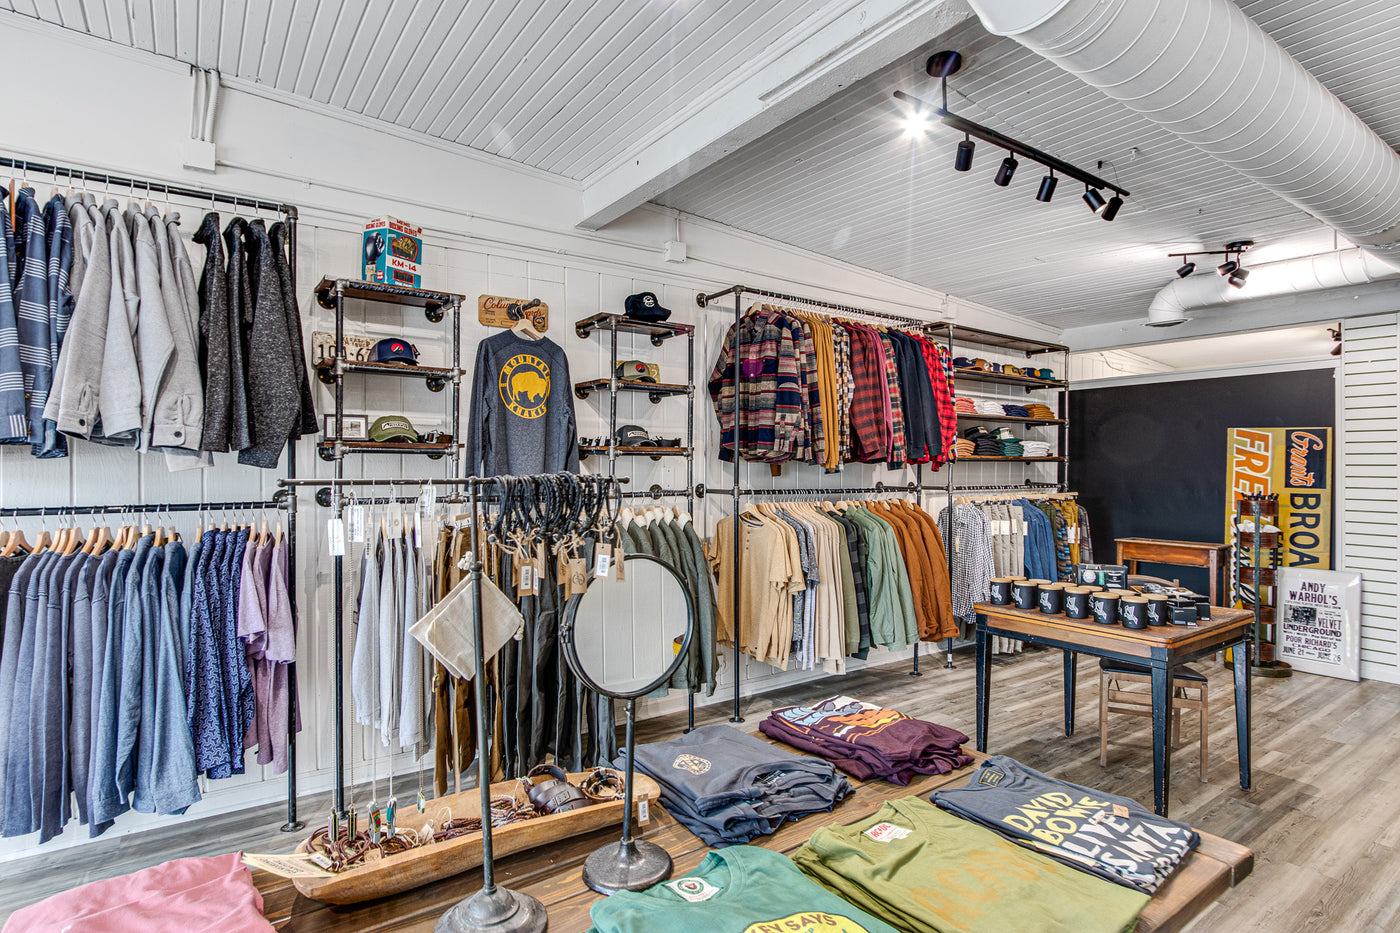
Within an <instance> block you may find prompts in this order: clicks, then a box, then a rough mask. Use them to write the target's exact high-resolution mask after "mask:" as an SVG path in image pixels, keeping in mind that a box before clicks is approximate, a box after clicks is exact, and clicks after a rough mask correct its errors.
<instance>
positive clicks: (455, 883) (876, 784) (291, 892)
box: [253, 743, 1254, 933]
mask: <svg viewBox="0 0 1400 933" xmlns="http://www.w3.org/2000/svg"><path fill="white" fill-rule="evenodd" d="M774 744H777V743H774ZM782 747H786V746H782ZM973 757H974V758H976V759H978V760H981V759H982V758H985V757H986V756H985V755H979V754H977V753H975V752H974V753H973ZM972 770H973V768H972V767H967V768H962V769H960V770H958V771H955V772H954V773H952V774H945V775H934V776H929V777H924V778H919V779H917V780H915V781H913V782H912V783H910V784H909V786H908V787H896V786H894V785H893V784H887V783H885V782H883V781H871V782H865V783H862V782H859V781H856V780H852V781H851V784H852V785H853V786H854V787H855V788H856V792H855V793H854V794H853V795H851V796H850V797H848V798H846V799H845V800H844V801H842V802H841V803H840V804H838V805H837V807H836V809H835V811H834V812H832V813H821V814H817V815H815V816H810V817H807V818H806V819H803V820H800V821H798V822H796V823H788V824H786V825H784V826H783V828H782V829H780V830H778V832H776V833H774V834H773V835H771V836H764V837H760V838H759V839H757V840H755V841H754V843H753V844H754V845H759V846H763V847H765V848H768V849H773V850H775V851H778V852H782V853H785V854H789V853H792V852H794V851H796V850H797V848H798V847H799V846H801V845H802V844H803V843H805V842H806V841H807V840H808V838H810V837H811V835H812V833H814V832H815V831H816V830H817V829H819V828H821V827H823V826H827V825H831V824H835V823H853V822H855V821H856V820H859V819H862V818H864V817H866V816H869V815H871V814H872V813H874V812H875V811H876V810H878V809H879V808H880V805H881V804H883V803H884V802H885V801H887V800H897V799H899V798H900V797H908V796H910V795H912V794H918V795H920V796H922V797H924V798H925V799H927V797H928V795H929V794H931V793H932V792H933V791H934V790H936V789H938V788H940V787H956V786H959V785H961V784H965V783H966V782H967V779H968V777H969V776H970V775H971V773H972ZM640 829H641V830H642V831H641V832H640V833H639V835H640V836H641V838H644V839H647V840H649V841H651V842H654V843H657V844H658V845H661V846H664V847H665V848H666V850H667V851H668V852H670V853H671V858H672V859H674V860H675V870H674V872H673V874H672V877H678V876H680V875H683V874H685V873H686V872H688V871H690V870H692V869H693V868H695V867H696V866H697V865H699V864H700V861H701V860H702V859H703V858H704V857H705V853H707V852H709V851H710V850H709V848H708V847H706V845H705V844H704V843H703V842H701V841H700V839H699V838H697V837H696V836H695V835H694V834H692V833H691V832H690V831H689V830H687V829H685V828H684V827H683V826H681V825H680V824H679V823H677V822H676V821H675V819H673V818H672V817H671V815H670V814H669V813H667V812H666V811H665V810H664V809H662V808H661V807H653V808H652V810H651V819H650V821H649V822H647V823H646V824H645V825H644V826H643V827H640ZM618 832H619V830H618V828H617V827H613V828H611V829H610V830H604V831H599V832H594V833H589V834H587V835H582V836H576V837H574V838H572V839H566V840H563V841H561V842H559V843H558V844H555V845H549V844H545V845H542V846H540V847H539V848H537V849H533V850H531V851H529V852H523V853H521V854H519V855H516V856H513V857H511V858H506V859H502V860H500V861H498V862H497V863H496V881H497V883H498V884H502V885H505V886H507V887H510V888H513V889H514V890H517V891H522V892H524V893H526V894H531V895H533V896H535V897H537V898H539V899H540V900H541V901H542V902H543V903H544V905H545V908H546V909H547V910H548V911H549V930H550V933H581V931H584V930H587V929H588V927H589V925H590V924H589V919H588V909H589V907H591V906H592V905H593V902H594V901H596V900H598V899H599V897H600V895H598V894H595V893H593V892H592V891H590V890H588V889H587V888H586V887H584V885H583V879H582V871H583V860H584V859H585V858H587V857H588V854H589V853H590V852H592V851H593V850H594V849H596V848H598V846H600V845H602V844H604V843H606V842H612V841H615V840H616V839H617V837H618ZM1253 870H1254V854H1253V853H1252V852H1251V851H1250V850H1249V849H1247V848H1245V847H1244V846H1241V845H1238V844H1236V843H1233V842H1229V841H1227V840H1224V839H1221V838H1219V837H1217V836H1211V835H1209V834H1207V833H1201V844H1200V847H1199V848H1197V849H1196V850H1195V851H1194V852H1192V853H1191V854H1190V855H1188V856H1187V857H1186V858H1185V859H1184V860H1183V861H1182V863H1181V865H1180V866H1179V867H1178V868H1177V870H1176V872H1175V873H1174V874H1173V875H1172V876H1171V878H1169V879H1168V880H1167V883H1166V884H1164V885H1162V887H1161V888H1160V889H1158V891H1157V893H1156V895H1154V896H1153V898H1152V902H1151V903H1150V904H1148V905H1147V908H1146V909H1145V910H1144V911H1143V912H1142V916H1141V917H1140V918H1139V920H1138V926H1137V929H1138V931H1139V933H1172V931H1176V930H1180V929H1182V928H1183V927H1184V926H1186V924H1187V923H1189V922H1190V921H1191V919H1192V918H1194V917H1195V916H1196V915H1197V914H1199V913H1200V912H1201V911H1202V910H1204V909H1205V908H1206V907H1207V906H1208V905H1209V904H1210V903H1211V902H1213V901H1214V900H1215V899H1216V898H1218V897H1219V896H1220V895H1221V894H1223V893H1225V892H1226V891H1228V890H1229V889H1230V888H1231V887H1232V886H1234V885H1236V884H1238V883H1239V882H1240V881H1242V880H1243V879H1244V878H1245V877H1247V876H1248V875H1249V873H1250V872H1251V871H1253ZM253 879H254V881H255V882H256V883H257V885H258V888H259V890H261V891H262V895H263V913H264V914H265V916H266V917H267V919H268V920H269V921H271V922H272V923H273V925H275V926H276V927H277V928H278V929H279V930H287V931H295V933H310V931H334V933H351V931H354V933H384V931H389V930H393V931H396V933H408V931H412V933H429V931H431V930H432V928H433V923H434V922H435V921H436V920H437V918H438V917H440V916H441V915H442V914H443V913H445V912H446V911H447V909H448V908H449V907H451V906H452V905H453V904H455V903H457V901H459V900H461V899H462V898H464V897H466V896H467V895H469V894H471V893H472V892H473V891H475V890H476V889H477V888H479V887H480V886H481V870H480V869H479V868H478V869H472V870H471V871H467V872H463V873H462V874H460V875H457V876H455V877H453V878H449V879H447V880H445V881H442V882H440V883H438V884H435V885H430V886H428V887H423V888H418V889H416V890H413V891H406V892H404V893H403V894H399V895H395V896H394V897H387V898H384V899H382V900H378V901H372V902H370V903H366V904H357V905H354V906H349V907H332V906H330V905H327V904H321V903H318V902H316V901H310V900H307V899H306V898H304V897H302V896H301V895H299V894H298V893H297V891H296V888H294V887H292V883H291V882H290V881H287V880H285V879H283V878H278V877H275V876H273V875H270V874H268V873H266V872H261V871H257V872H254V873H253ZM696 933H701V931H698V930H697V931H696Z"/></svg>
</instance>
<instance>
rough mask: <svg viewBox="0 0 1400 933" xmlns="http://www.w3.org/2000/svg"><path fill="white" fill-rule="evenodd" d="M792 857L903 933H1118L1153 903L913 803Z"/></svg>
mask: <svg viewBox="0 0 1400 933" xmlns="http://www.w3.org/2000/svg"><path fill="white" fill-rule="evenodd" d="M792 860H793V862H794V863H795V864H796V865H797V867H798V868H800V869H802V871H803V873H804V874H806V875H807V876H808V877H809V878H811V879H812V880H813V881H815V882H817V884H819V885H822V886H823V887H825V888H827V889H828V890H830V891H831V892H832V893H834V894H836V895H838V896H840V897H843V898H845V899H846V900H847V901H850V902H851V903H852V904H855V905H856V906H857V907H860V908H861V909H862V910H864V911H866V912H867V913H870V914H874V915H875V916H876V917H879V918H880V919H881V920H883V921H885V922H886V923H888V924H890V925H891V926H893V927H896V928H898V929H900V930H904V931H907V933H950V931H954V930H957V931H962V933H1004V931H1008V930H1047V931H1048V930H1056V931H1074V933H1126V931H1129V930H1132V929H1133V928H1134V927H1135V926H1136V925H1137V918H1138V914H1140V913H1141V912H1142V909H1143V908H1144V907H1146V906H1147V905H1148V903H1149V902H1150V901H1151V898H1150V897H1148V895H1146V894H1144V893H1142V892H1141V891H1134V890H1131V889H1129V888H1125V887H1122V886H1120V885H1116V884H1113V883H1111V882H1109V881H1105V880H1104V879H1102V878H1096V877H1094V876H1093V875H1091V874H1089V873H1087V872H1082V871H1077V870H1075V869H1073V868H1070V867H1068V866H1066V865H1063V864H1061V863H1059V862H1056V861H1054V860H1052V859H1050V858H1047V857H1046V856H1044V855H1040V854H1038V853H1036V852H1031V851H1029V850H1027V849H1024V848H1022V847H1020V846H1019V845H1017V844H1016V843H1014V842H1010V841H1008V840H1006V839H1003V838H1002V837H1001V836H999V835H997V834H996V833H994V832H992V831H991V830H990V829H986V828H985V827H982V826H979V825H978V824H976V823H973V822H970V821H968V820H964V819H960V818H959V817H956V816H954V815H953V814H951V813H947V812H944V811H943V810H940V809H938V808H937V807H935V806H933V805H932V804H930V803H928V802H927V801H925V800H922V799H920V798H918V797H905V798H903V799H901V800H894V801H890V802H888V803H886V804H884V805H883V806H882V807H881V808H880V809H879V810H878V811H877V812H875V813H874V814H873V815H871V816H868V817H866V818H865V819H863V820H859V821H857V822H855V823H852V824H851V825H849V826H827V827H823V828H821V829H819V830H817V831H816V832H815V833H813V834H812V838H811V841H809V842H808V843H807V844H806V845H804V846H803V847H802V848H800V849H798V850H797V851H796V852H795V853H793V856H792ZM779 929H783V928H780V927H776V926H775V927H774V930H779Z"/></svg>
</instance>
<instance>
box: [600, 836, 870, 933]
mask: <svg viewBox="0 0 1400 933" xmlns="http://www.w3.org/2000/svg"><path fill="white" fill-rule="evenodd" d="M589 916H590V917H591V918H592V920H593V927H592V930H591V931H590V933H700V931H702V930H703V931H704V933H895V931H894V928H893V927H891V926H889V925H888V924H886V923H884V922H883V921H881V920H879V919H877V918H875V917H872V916H871V915H870V914H868V913H866V912H865V911H863V910H861V909H860V908H859V907H856V906H855V905H854V904H849V903H847V902H845V901H843V900H841V899H840V898H839V897H836V896H835V895H833V894H831V892H829V891H827V890H825V889H823V888H821V887H820V886H818V885H815V884H813V883H812V882H811V881H809V880H808V879H807V878H806V877H804V876H803V874H802V872H800V871H798V870H797V868H796V867H795V866H794V865H793V864H792V862H790V861H788V860H787V859H786V858H784V857H783V856H782V855H779V854H778V853H777V852H772V851H770V850H768V849H759V848H756V847H751V846H735V847H734V848H731V849H725V850H723V851H721V852H711V853H710V854H709V855H707V856H705V860H704V861H703V862H701V863H700V866H699V867H698V868H696V869H695V870H694V871H692V872H691V873H690V874H688V875H685V876H684V877H681V878H674V879H672V880H670V881H664V882H662V883H661V884H657V885H653V886H652V887H650V888H647V889H646V890H645V891H635V892H634V891H619V892H618V893H617V894H614V895H612V896H611V897H605V898H603V899H602V900H600V901H597V902H595V903H594V904H593V907H592V909H591V910H590V911H589Z"/></svg>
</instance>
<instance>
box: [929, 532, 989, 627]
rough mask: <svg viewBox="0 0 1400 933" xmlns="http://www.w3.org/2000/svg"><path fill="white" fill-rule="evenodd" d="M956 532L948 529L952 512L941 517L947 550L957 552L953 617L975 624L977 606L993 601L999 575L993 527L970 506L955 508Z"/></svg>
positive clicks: (954, 556) (954, 568)
mask: <svg viewBox="0 0 1400 933" xmlns="http://www.w3.org/2000/svg"><path fill="white" fill-rule="evenodd" d="M952 511H953V513H954V514H953V515H952V516H951V517H952V522H953V528H952V529H951V531H950V529H949V528H948V521H949V518H950V516H949V514H948V513H949V509H948V508H947V507H945V508H944V509H943V511H941V512H939V513H938V532H939V534H941V535H942V536H943V544H944V546H945V547H949V548H952V549H953V576H952V580H951V582H950V586H949V589H951V590H952V597H953V615H955V616H957V617H958V618H959V619H962V620H964V621H967V622H971V621H972V619H973V617H974V615H975V614H974V613H973V611H972V604H973V603H980V602H986V601H987V600H988V599H990V598H991V592H992V590H991V579H992V577H993V576H995V575H996V564H995V561H994V560H993V557H992V527H991V525H990V524H989V523H988V521H987V516H985V515H983V514H982V513H981V512H980V511H978V510H977V509H975V508H973V507H972V506H970V505H955V506H952Z"/></svg>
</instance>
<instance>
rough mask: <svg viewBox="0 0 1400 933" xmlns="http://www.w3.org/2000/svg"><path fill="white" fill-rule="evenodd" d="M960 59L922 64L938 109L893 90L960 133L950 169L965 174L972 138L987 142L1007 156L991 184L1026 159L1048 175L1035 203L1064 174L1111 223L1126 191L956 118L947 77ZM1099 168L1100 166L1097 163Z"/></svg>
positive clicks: (1000, 182)
mask: <svg viewBox="0 0 1400 933" xmlns="http://www.w3.org/2000/svg"><path fill="white" fill-rule="evenodd" d="M962 63H963V57H962V55H960V54H959V53H958V52H955V51H952V50H945V51H941V52H935V53H934V54H933V55H932V56H930V58H929V59H928V62H927V63H926V65H925V70H927V71H928V73H929V75H930V76H931V77H934V78H938V79H939V80H940V82H941V87H942V91H943V106H941V107H939V106H936V105H934V104H930V103H927V102H925V101H922V100H920V99H919V98H917V97H914V96H913V95H912V94H906V93H905V92H903V91H895V92H894V96H895V99H896V100H900V101H903V102H904V103H906V104H909V105H910V106H911V107H912V108H913V110H914V113H916V114H925V113H926V114H929V115H930V116H931V117H932V116H934V115H936V116H937V117H938V119H939V121H940V122H942V123H943V124H944V125H945V126H950V127H952V128H953V129H954V130H956V131H957V132H959V133H962V134H963V139H962V142H960V143H958V152H957V157H956V159H955V160H954V162H953V168H954V170H956V171H959V172H966V171H968V170H969V169H971V168H972V154H973V152H974V150H975V149H976V143H974V142H973V138H974V137H975V138H977V139H980V140H982V141H983V142H987V143H990V144H991V145H993V146H995V147H996V148H998V149H1005V150H1006V151H1007V156H1006V158H1005V159H1002V161H1001V165H1000V166H998V168H997V172H996V175H995V176H994V178H993V182H994V183H995V184H996V185H997V186H998V187H1001V188H1005V187H1007V186H1008V185H1010V184H1011V179H1012V177H1013V176H1014V175H1015V173H1016V167H1017V165H1018V164H1019V163H1018V162H1017V158H1018V157H1019V158H1023V159H1030V160H1031V161H1032V162H1035V163H1037V164H1039V165H1042V166H1044V167H1045V168H1046V169H1049V174H1047V175H1045V176H1044V177H1042V178H1041V180H1040V187H1039V188H1038V189H1037V191H1036V195H1035V197H1036V200H1037V201H1049V200H1050V199H1051V198H1052V197H1054V194H1055V186H1056V184H1058V182H1059V179H1058V177H1057V176H1058V175H1065V176H1068V177H1069V178H1072V179H1073V180H1074V181H1077V182H1079V183H1081V184H1083V185H1084V201H1085V203H1087V204H1088V205H1089V208H1090V210H1092V211H1093V212H1094V213H1096V214H1098V213H1100V212H1102V216H1103V219H1104V220H1112V219H1113V218H1114V217H1115V216H1117V214H1118V211H1119V210H1120V209H1121V208H1122V207H1123V201H1124V199H1126V198H1127V197H1128V192H1127V191H1124V190H1123V189H1122V188H1121V187H1119V186H1118V185H1116V184H1113V183H1112V182H1109V181H1107V180H1105V179H1103V178H1100V177H1099V176H1098V175H1095V174H1094V173H1093V172H1088V171H1085V170H1084V169H1081V168H1079V167H1078V166H1076V165H1071V164H1070V163H1068V162H1065V161H1064V160H1062V159H1057V158H1056V157H1055V156H1052V155H1050V154H1049V153H1048V152H1043V151H1041V150H1039V149H1036V148H1035V147H1033V146H1030V145H1027V144H1026V143H1023V142H1021V141H1019V140H1016V139H1012V138H1011V137H1010V136H1007V135H1005V134H1003V133H998V132H997V131H996V130H994V129H992V128H991V127H988V126H983V125H982V124H980V123H976V122H974V121H972V120H969V119H967V118H965V117H960V116H958V115H957V114H955V113H953V112H951V111H950V110H949V109H948V76H949V75H954V74H957V73H958V70H959V69H961V68H962ZM1100 167H1102V163H1100ZM1105 191H1111V192H1113V195H1112V198H1113V199H1112V201H1108V200H1105V196H1104V193H1103V192H1105Z"/></svg>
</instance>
